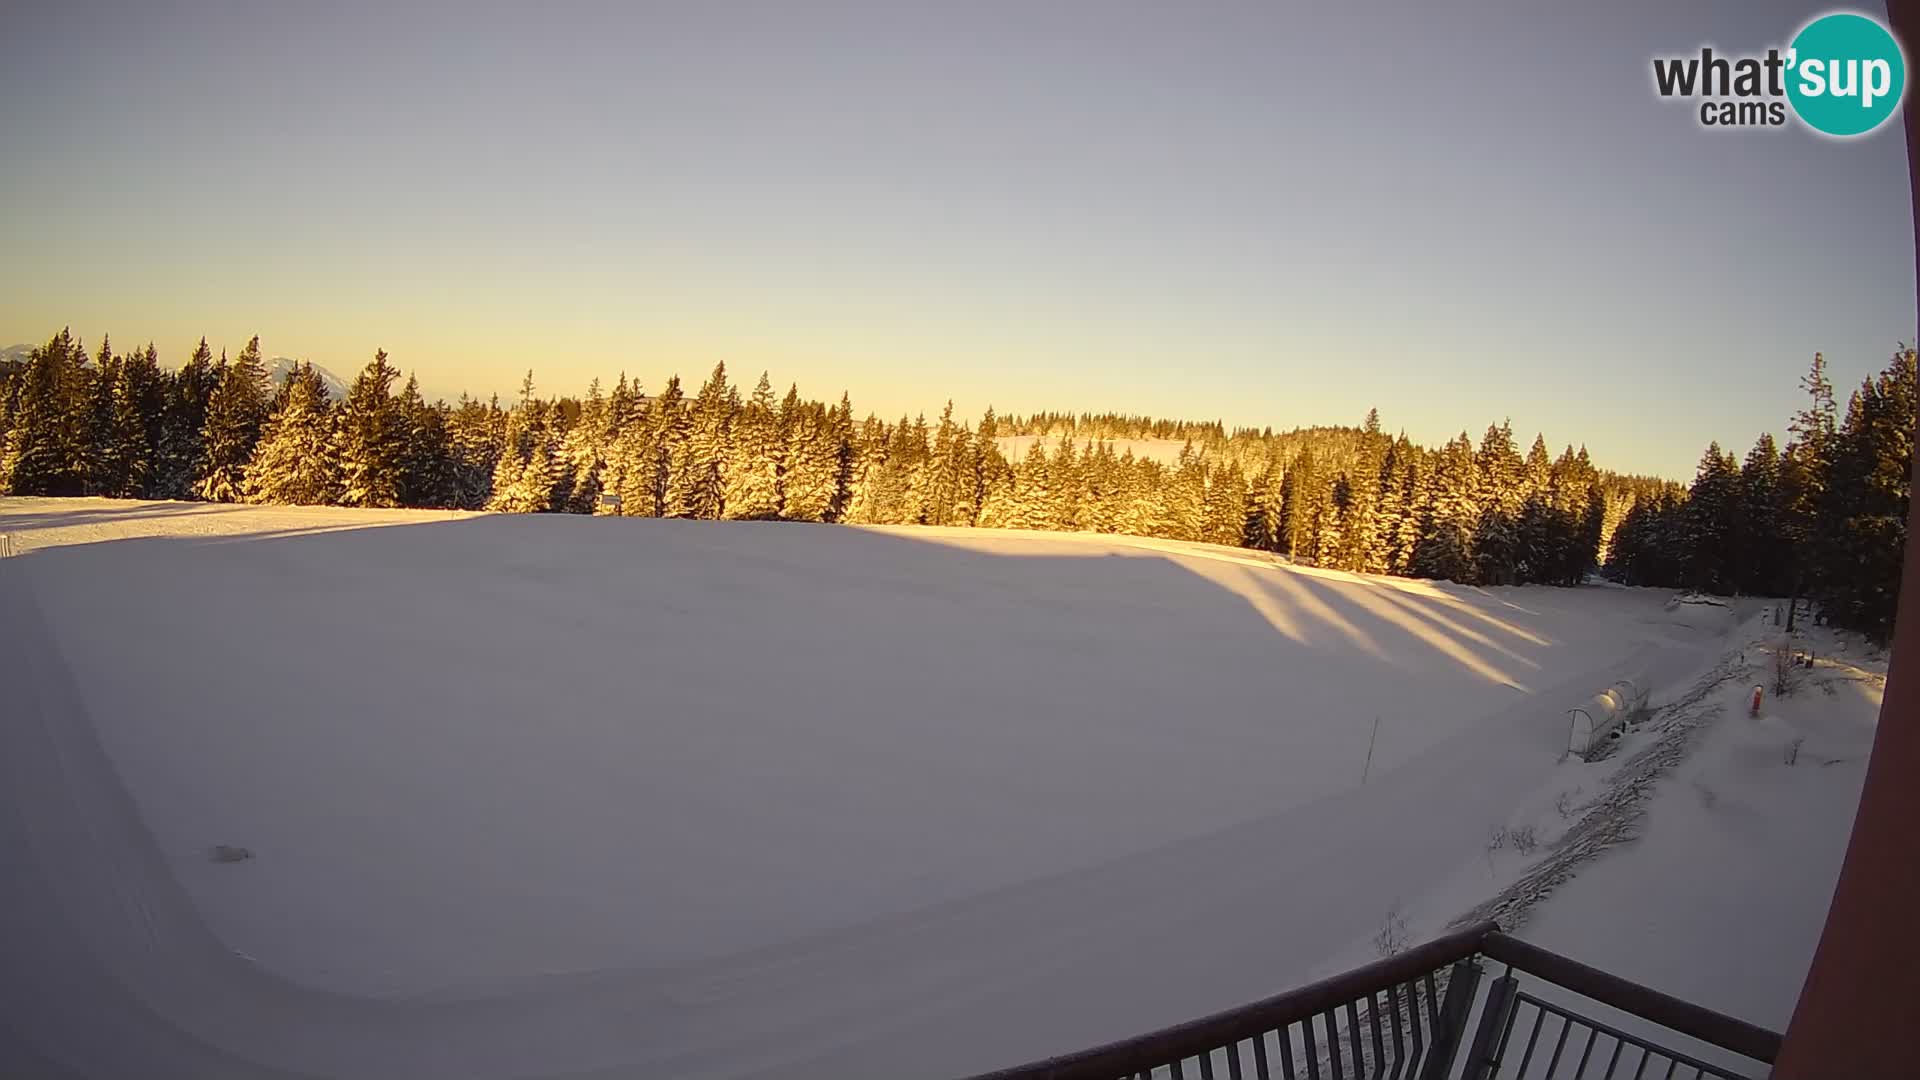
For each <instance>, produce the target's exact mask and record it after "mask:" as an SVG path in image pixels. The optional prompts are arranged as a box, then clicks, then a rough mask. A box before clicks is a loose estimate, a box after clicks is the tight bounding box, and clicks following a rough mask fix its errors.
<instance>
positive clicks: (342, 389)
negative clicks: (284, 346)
mask: <svg viewBox="0 0 1920 1080" xmlns="http://www.w3.org/2000/svg"><path fill="white" fill-rule="evenodd" d="M34 349H35V346H33V345H9V346H7V347H6V348H4V349H0V367H5V366H7V365H9V364H24V363H26V362H27V358H28V357H30V356H32V355H33V350H34ZM299 362H300V361H298V360H295V359H293V358H292V357H290V356H276V357H274V358H273V359H271V360H269V361H267V379H268V381H269V382H271V383H272V384H273V385H275V386H278V385H279V384H280V380H281V379H284V378H285V377H286V375H287V372H289V371H292V370H293V365H295V364H297V363H299ZM313 370H314V371H317V372H319V373H320V382H321V383H322V384H323V385H324V386H326V388H327V394H328V396H330V397H332V398H333V400H335V401H345V400H346V399H347V380H345V379H343V378H341V377H340V376H338V375H335V374H334V373H333V372H331V371H328V370H327V369H326V368H323V367H321V366H320V365H319V364H315V365H313Z"/></svg>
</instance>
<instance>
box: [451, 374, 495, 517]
mask: <svg viewBox="0 0 1920 1080" xmlns="http://www.w3.org/2000/svg"><path fill="white" fill-rule="evenodd" d="M499 413H500V404H499V402H498V401H497V400H492V401H488V402H487V403H485V404H482V403H481V402H478V401H475V400H473V399H472V398H469V397H467V396H466V395H464V394H462V395H461V397H460V404H459V406H458V407H457V408H455V409H454V410H453V413H452V414H451V415H449V416H448V417H447V451H448V457H449V459H450V460H449V469H450V471H451V476H450V483H451V490H452V494H451V498H450V500H449V501H450V504H451V505H452V506H453V507H454V508H456V509H459V510H478V509H480V508H481V507H484V506H485V505H487V500H488V498H489V497H490V496H491V495H492V494H493V474H494V470H495V469H496V468H497V467H498V466H499V463H500V447H501V442H500V440H498V439H496V438H495V436H494V433H495V431H496V430H497V429H499V428H500V427H501V426H502V425H501V423H500V421H501V420H502V418H501V417H500V416H499Z"/></svg>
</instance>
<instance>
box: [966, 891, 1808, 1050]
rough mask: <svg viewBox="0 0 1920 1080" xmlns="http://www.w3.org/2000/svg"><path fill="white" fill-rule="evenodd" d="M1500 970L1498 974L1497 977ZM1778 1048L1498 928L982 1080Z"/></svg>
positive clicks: (1724, 1020)
mask: <svg viewBox="0 0 1920 1080" xmlns="http://www.w3.org/2000/svg"><path fill="white" fill-rule="evenodd" d="M1491 965H1498V966H1499V968H1500V970H1499V972H1498V975H1497V977H1495V978H1492V979H1490V980H1488V979H1484V978H1483V976H1484V975H1485V973H1486V972H1487V970H1488V968H1489V967H1490V966H1491ZM1593 1013H1600V1014H1603V1015H1604V1016H1607V1017H1609V1018H1608V1019H1603V1018H1602V1017H1601V1016H1595V1015H1590V1014H1593ZM1676 1043H1682V1044H1688V1045H1693V1044H1697V1045H1693V1049H1692V1050H1688V1049H1682V1048H1680V1047H1679V1046H1676V1045H1675V1044H1676ZM1779 1047H1780V1036H1778V1035H1777V1034H1775V1033H1773V1032H1771V1031H1767V1030H1765V1029H1763V1028H1759V1027H1755V1026H1754V1025H1752V1024H1749V1023H1746V1022H1745V1021H1742V1020H1736V1019H1734V1018H1733V1017H1730V1016H1726V1015H1723V1014H1721V1013H1717V1012H1714V1011H1712V1010H1710V1009H1705V1008H1701V1007H1700V1006H1698V1005H1694V1004H1691V1003H1689V1002H1686V1001H1682V1000H1680V999H1679V998H1675V997H1672V996H1669V995H1667V994H1663V993H1661V992H1659V991H1657V990H1653V989H1649V988H1648V987H1645V986H1641V985H1639V984H1637V983H1633V982H1629V981H1628V980H1626V979H1622V978H1619V977H1617V976H1614V975H1609V974H1607V973H1606V972H1603V971H1599V970H1597V969H1595V968H1591V967H1588V966H1587V965H1585V964H1582V963H1579V962H1577V961H1574V960H1570V959H1568V958H1566V957H1564V956H1560V955H1558V954H1556V953H1552V952H1549V951H1547V950H1546V949H1542V948H1540V947H1539V946H1537V945H1531V944H1528V943H1527V942H1524V941H1521V940H1519V939H1517V938H1512V937H1508V936H1507V935H1506V934H1503V933H1501V932H1500V931H1499V928H1498V927H1497V926H1495V925H1494V924H1493V923H1491V922H1489V923H1482V924H1479V925H1476V926H1472V927H1468V928H1466V929H1464V930H1461V931H1458V932H1456V933H1452V934H1448V935H1447V936H1445V937H1442V938H1439V939H1436V940H1434V941H1430V942H1428V943H1426V944H1424V945H1421V946H1418V947H1416V948H1412V949H1408V950H1406V951H1404V952H1401V953H1398V954H1396V955H1394V956H1391V957H1388V958H1387V959H1384V960H1380V961H1377V962H1375V963H1372V964H1368V965H1366V966H1365V967H1362V968H1357V969H1355V970H1353V971H1349V972H1347V973H1345V974H1343V975H1337V976H1335V977H1333V978H1330V979H1325V980H1322V981H1321V982H1317V983H1314V984H1312V985H1311V986H1305V987H1301V988H1300V989H1298V990H1293V991H1289V992H1287V993H1284V994H1280V995H1277V996H1275V997H1271V998H1267V999H1265V1000H1263V1001H1257V1002H1254V1003H1253V1004H1251V1005H1244V1006H1241V1007H1240V1008H1237V1009H1230V1010H1228V1011H1226V1012H1223V1013H1217V1014H1215V1015H1213V1016H1208V1017H1204V1018H1202V1019H1199V1020H1193V1021H1190V1022H1188V1023H1185V1024H1180V1025H1178V1026H1176V1027H1170V1028H1166V1029H1164V1030H1162V1031H1156V1032H1152V1033H1150V1034H1146V1035H1139V1036H1135V1037H1133V1038H1130V1039H1123V1040H1121V1041H1119V1042H1116V1043H1110V1044H1108V1045H1106V1046H1100V1047H1094V1048H1093V1049H1089V1050H1082V1051H1079V1052H1078V1053H1072V1054H1065V1055H1062V1056H1060V1057H1055V1058H1049V1059H1047V1060H1045V1061H1038V1062H1034V1063H1033V1064H1030V1065H1022V1066H1019V1067H1017V1068H1012V1069H1003V1070H1001V1071H999V1072H994V1073H987V1074H984V1075H982V1076H980V1077H976V1078H975V1080H1094V1078H1099V1080H1115V1078H1124V1077H1135V1078H1146V1077H1171V1078H1173V1080H1189V1078H1196V1077H1197V1078H1199V1080H1215V1078H1219V1080H1376V1078H1382V1080H1384V1078H1390V1080H1559V1078H1574V1080H1613V1078H1616V1077H1617V1078H1621V1080H1627V1078H1632V1080H1677V1078H1685V1080H1697V1078H1703V1077H1722V1078H1730V1080H1739V1078H1745V1077H1754V1076H1765V1075H1766V1072H1767V1068H1768V1066H1770V1065H1771V1064H1772V1062H1773V1059H1774V1055H1775V1054H1776V1053H1777V1052H1778V1051H1779Z"/></svg>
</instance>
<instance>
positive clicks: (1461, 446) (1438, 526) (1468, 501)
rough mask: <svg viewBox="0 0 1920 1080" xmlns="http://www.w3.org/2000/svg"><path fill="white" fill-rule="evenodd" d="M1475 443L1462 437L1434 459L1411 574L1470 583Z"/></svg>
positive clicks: (1476, 516) (1476, 512)
mask: <svg viewBox="0 0 1920 1080" xmlns="http://www.w3.org/2000/svg"><path fill="white" fill-rule="evenodd" d="M1480 486H1481V485H1480V484H1479V482H1478V469H1477V468H1476V465H1475V462H1474V454H1473V442H1472V440H1470V439H1468V438H1467V433H1466V432H1464V431H1463V432H1461V433H1460V434H1459V436H1457V437H1456V438H1455V439H1454V440H1453V441H1451V442H1449V443H1448V444H1447V445H1446V446H1445V447H1444V448H1442V449H1441V450H1440V452H1439V453H1438V454H1436V455H1435V457H1434V460H1433V477H1432V482H1431V486H1430V488H1429V492H1430V495H1429V499H1428V501H1427V504H1426V506H1425V507H1424V508H1423V509H1422V511H1421V525H1420V537H1419V540H1418V542H1417V544H1416V546H1415V549H1414V556H1413V569H1414V573H1416V574H1418V575H1420V576H1422V577H1430V578H1445V579H1449V580H1452V581H1458V582H1463V583H1472V582H1473V581H1474V579H1475V560H1474V551H1473V545H1474V535H1473V533H1474V529H1475V528H1477V527H1478V525H1479V522H1480V505H1479V500H1478V498H1477V494H1476V492H1477V489H1478V488H1479V487H1480Z"/></svg>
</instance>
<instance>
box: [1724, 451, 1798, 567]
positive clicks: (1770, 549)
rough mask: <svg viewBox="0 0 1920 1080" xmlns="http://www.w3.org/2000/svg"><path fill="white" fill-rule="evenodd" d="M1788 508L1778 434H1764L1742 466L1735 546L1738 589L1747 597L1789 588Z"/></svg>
mask: <svg viewBox="0 0 1920 1080" xmlns="http://www.w3.org/2000/svg"><path fill="white" fill-rule="evenodd" d="M1785 516H1786V506H1785V503H1784V493H1783V491H1782V489H1781V485H1780V453H1779V451H1778V450H1776V449H1775V448H1774V442H1773V436H1772V435H1771V434H1762V435H1761V436H1760V438H1759V439H1758V440H1756V441H1755V442H1754V444H1753V449H1752V450H1749V451H1748V452H1747V460H1746V463H1745V464H1743V465H1742V466H1741V467H1740V507H1739V513H1738V519H1739V524H1738V528H1737V535H1738V537H1739V542H1738V543H1737V544H1736V546H1735V548H1734V555H1735V567H1734V570H1735V574H1734V576H1735V585H1736V586H1737V587H1738V588H1739V590H1740V591H1741V592H1743V593H1749V594H1756V595H1761V596H1782V595H1785V593H1786V591H1787V588H1788V581H1787V578H1788V576H1789V574H1790V572H1791V571H1790V570H1789V568H1788V566H1787V561H1788V559H1789V557H1790V555H1791V552H1790V549H1789V547H1788V538H1787V532H1786V521H1785Z"/></svg>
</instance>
